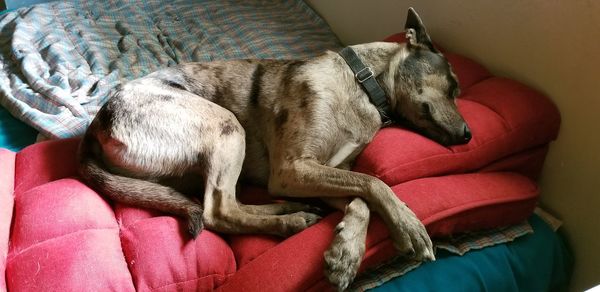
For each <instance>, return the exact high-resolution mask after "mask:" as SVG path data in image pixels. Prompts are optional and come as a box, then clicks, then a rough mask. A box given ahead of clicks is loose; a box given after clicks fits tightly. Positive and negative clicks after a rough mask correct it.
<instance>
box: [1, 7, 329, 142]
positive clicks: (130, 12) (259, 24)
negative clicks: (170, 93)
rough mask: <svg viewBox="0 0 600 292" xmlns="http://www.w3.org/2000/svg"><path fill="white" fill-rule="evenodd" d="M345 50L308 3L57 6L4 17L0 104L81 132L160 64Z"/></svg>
mask: <svg viewBox="0 0 600 292" xmlns="http://www.w3.org/2000/svg"><path fill="white" fill-rule="evenodd" d="M340 48H341V44H340V42H339V41H338V39H337V38H336V36H335V35H334V34H333V33H332V32H331V30H330V29H329V27H328V26H327V24H326V23H325V22H324V21H323V20H322V19H321V18H320V17H319V16H317V15H316V14H315V13H314V12H313V11H312V10H311V9H310V7H308V6H307V5H306V4H305V3H304V2H303V1H301V0H277V1H241V0H240V1H232V0H230V1H219V0H204V1H200V0H173V1H162V0H147V1H135V0H112V1H106V0H105V1H86V0H80V1H74V2H51V3H46V4H40V5H36V6H33V7H29V8H22V9H19V10H15V11H12V12H8V13H5V14H2V15H0V102H1V104H2V105H3V106H4V107H6V108H7V109H8V110H9V111H10V112H11V113H12V114H13V115H14V116H16V117H17V118H19V119H21V120H23V121H24V122H26V123H28V124H29V125H31V126H33V127H34V128H35V129H37V130H38V131H39V132H40V133H41V134H42V135H44V136H45V137H47V138H66V137H72V136H77V135H81V134H83V132H84V131H85V129H86V128H87V126H88V124H89V122H90V121H91V119H92V118H93V117H94V115H95V114H96V112H97V111H98V110H99V108H100V107H101V106H102V104H104V102H105V101H106V100H107V98H108V97H109V94H110V91H111V89H112V88H114V87H115V86H116V85H118V84H119V83H121V82H124V81H126V80H131V79H135V78H138V77H141V76H143V75H146V74H148V73H150V72H152V71H155V70H157V69H158V68H160V67H167V66H173V65H175V64H178V63H182V62H190V61H211V60H219V59H242V58H275V59H298V58H305V57H310V56H314V55H317V54H319V53H321V52H323V51H324V50H327V49H331V50H338V49H340Z"/></svg>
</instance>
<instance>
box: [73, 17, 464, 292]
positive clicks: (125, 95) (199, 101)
mask: <svg viewBox="0 0 600 292" xmlns="http://www.w3.org/2000/svg"><path fill="white" fill-rule="evenodd" d="M405 28H406V37H407V43H406V44H397V43H387V42H375V43H368V44H362V45H355V46H352V47H351V48H352V49H353V50H354V51H355V52H356V54H357V55H358V56H359V58H360V59H361V60H362V62H363V63H364V64H365V65H367V66H369V67H370V68H371V70H372V71H373V73H374V78H376V80H377V82H378V83H379V84H380V86H381V87H382V88H383V90H384V91H385V93H386V95H387V99H388V100H387V102H388V103H389V107H390V108H391V110H392V113H389V114H391V115H393V116H394V117H396V118H398V119H401V120H403V121H404V122H408V123H409V124H410V125H412V126H413V127H414V128H415V129H417V130H419V131H420V132H422V133H423V134H425V135H427V136H428V137H430V138H432V139H433V140H435V141H438V142H440V143H442V144H444V145H450V144H457V143H465V142H467V141H468V140H469V139H470V133H469V129H468V127H467V126H466V124H465V122H464V120H463V118H462V117H461V115H460V114H459V112H458V111H457V107H456V105H455V102H454V100H455V97H456V96H457V95H458V92H459V89H458V85H457V79H456V76H455V74H454V73H453V72H452V69H451V67H450V65H449V63H448V61H447V60H446V59H445V57H444V56H443V55H442V54H441V53H440V52H439V51H438V50H436V48H435V47H434V46H433V44H432V42H431V39H430V37H429V35H428V34H427V32H426V31H425V27H424V25H423V23H422V22H421V19H420V18H419V16H418V15H417V14H416V13H415V11H414V10H413V9H412V8H411V9H409V12H408V18H407V21H406V27H405ZM382 126H384V124H383V122H382V119H381V117H380V113H379V111H378V109H377V108H376V106H374V105H373V103H371V102H370V100H369V97H368V96H367V94H366V93H365V91H363V89H362V88H361V85H360V84H359V82H358V81H357V79H356V76H355V74H354V73H353V71H352V70H351V69H350V67H349V66H348V65H347V64H346V62H345V61H344V59H342V57H341V56H340V55H339V54H338V53H335V52H326V53H324V54H323V55H321V56H318V57H315V58H312V59H307V60H295V61H282V60H236V61H217V62H210V63H188V64H182V65H178V66H175V67H171V68H166V69H162V70H160V71H157V72H155V73H152V74H150V75H148V76H146V77H143V78H140V79H137V80H134V81H131V82H129V83H127V84H125V85H124V86H122V87H121V88H119V89H118V90H117V91H116V92H115V93H114V95H113V96H112V98H111V99H110V100H109V101H108V102H107V103H106V104H105V105H104V106H103V107H102V108H101V110H100V111H99V112H98V114H97V116H96V118H95V119H94V121H93V122H92V123H91V125H90V127H89V129H88V131H87V133H86V134H85V137H84V138H83V140H82V143H81V145H80V154H79V171H80V174H81V176H82V177H83V179H85V181H86V182H87V183H89V185H91V186H92V187H94V188H95V189H97V190H98V191H100V192H101V193H102V194H104V195H105V196H107V197H108V198H110V199H112V200H114V201H117V202H121V203H125V204H130V205H134V206H139V207H143V208H152V209H157V210H160V211H164V212H167V213H170V214H175V215H179V216H182V217H184V218H186V219H187V221H188V230H189V233H190V234H191V235H192V236H193V237H194V238H195V237H196V236H197V234H198V232H199V231H200V230H201V229H202V227H203V224H204V225H205V226H206V227H207V228H209V229H211V230H214V231H217V232H223V233H266V234H274V235H279V236H289V235H291V234H294V233H296V232H300V231H302V230H303V229H305V228H307V227H308V226H310V225H312V224H314V223H315V222H317V220H318V219H319V218H320V217H319V216H318V215H316V214H315V212H314V211H315V208H313V207H311V206H308V205H305V204H301V203H296V202H285V203H279V204H269V205H244V204H241V203H239V202H238V201H237V200H236V184H237V183H238V179H240V178H242V179H244V180H248V181H251V182H253V183H255V184H262V185H265V186H268V189H269V192H270V193H271V194H277V195H283V196H289V197H321V198H323V199H325V200H326V201H327V202H328V203H330V204H332V205H333V206H336V207H337V208H339V209H341V210H344V211H345V216H344V218H343V220H342V221H341V222H340V223H339V224H338V225H337V228H336V234H335V238H334V240H333V242H332V244H331V246H330V248H329V249H328V250H327V252H325V262H326V267H325V273H326V275H327V277H328V278H329V280H330V281H331V282H332V283H333V284H334V285H336V286H337V287H338V288H339V289H340V290H343V289H345V288H346V287H347V286H348V285H349V284H350V283H351V282H352V279H353V278H354V276H355V275H356V272H357V270H358V267H359V264H360V262H361V259H362V256H363V255H364V252H365V237H366V231H367V225H368V223H369V216H370V214H369V213H370V209H371V210H374V211H375V212H377V213H379V215H380V216H381V218H383V220H384V221H385V223H386V224H387V226H388V228H389V230H390V236H391V238H392V239H393V242H394V244H395V247H396V248H397V249H398V250H399V251H400V252H401V253H404V254H407V255H409V256H412V257H413V258H416V259H419V260H433V259H434V253H433V250H432V244H431V240H430V238H429V236H428V234H427V232H426V230H425V228H424V227H423V224H421V222H420V221H419V220H418V219H417V218H416V216H415V215H414V213H413V212H412V211H411V210H410V209H409V208H407V206H406V205H405V204H404V203H403V202H402V201H400V200H399V199H398V197H396V195H395V194H394V193H393V192H392V190H391V189H390V188H389V187H388V186H387V185H386V184H385V183H383V182H382V181H381V180H379V179H377V178H375V177H372V176H369V175H365V174H361V173H356V172H352V171H350V170H349V169H350V166H351V164H352V162H353V160H354V159H355V157H356V156H357V154H358V153H359V152H360V151H361V150H362V149H363V148H364V147H365V146H366V145H367V144H368V143H369V142H370V141H371V139H373V136H374V135H375V133H376V132H377V131H378V130H379V129H380V128H381V127H382ZM198 190H200V191H199V192H202V191H203V194H204V196H203V199H204V202H203V205H204V210H203V209H202V207H201V205H200V204H199V203H197V202H196V201H195V200H194V199H193V196H190V195H189V194H190V193H194V192H195V191H196V194H198V193H197V192H198ZM185 194H188V195H185Z"/></svg>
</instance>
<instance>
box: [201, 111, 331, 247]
mask: <svg viewBox="0 0 600 292" xmlns="http://www.w3.org/2000/svg"><path fill="white" fill-rule="evenodd" d="M228 123H231V127H232V129H235V130H230V131H227V133H226V134H223V135H221V134H217V135H212V136H211V138H212V139H210V145H209V143H207V147H211V149H210V150H209V151H208V152H209V153H210V156H208V157H207V158H208V159H210V161H208V162H207V163H206V165H207V166H208V169H206V170H205V177H206V182H205V192H204V213H203V222H204V225H205V226H206V227H207V228H208V229H211V230H214V231H217V232H222V233H230V234H232V233H233V234H240V233H263V234H272V235H279V236H289V235H292V234H294V233H297V232H299V231H302V230H304V229H305V228H306V227H308V226H310V225H312V224H314V223H316V222H317V221H318V219H320V217H319V216H318V215H315V214H312V213H309V212H303V211H300V212H295V213H293V214H286V215H268V214H264V213H261V215H259V214H252V213H250V212H247V211H248V210H249V209H251V208H252V209H253V210H252V211H255V212H256V213H260V212H259V211H266V210H264V209H270V212H272V213H277V212H283V211H285V210H281V209H280V210H277V208H272V207H273V206H272V205H271V206H268V207H265V208H263V210H260V209H261V208H260V207H258V208H257V207H252V206H248V205H247V206H244V207H242V206H241V205H240V204H239V202H238V201H237V200H236V195H235V193H236V183H237V181H238V178H239V176H240V173H241V170H242V164H243V162H244V152H245V134H244V131H243V128H242V127H241V125H239V123H238V121H237V120H236V119H235V117H234V116H233V115H231V119H230V122H228ZM205 134H206V133H205ZM290 206H292V205H287V206H285V207H284V208H283V209H285V208H289V207H290ZM298 206H299V205H298ZM298 206H296V207H298ZM303 208H304V206H302V207H301V208H300V209H303ZM265 213H268V212H265Z"/></svg>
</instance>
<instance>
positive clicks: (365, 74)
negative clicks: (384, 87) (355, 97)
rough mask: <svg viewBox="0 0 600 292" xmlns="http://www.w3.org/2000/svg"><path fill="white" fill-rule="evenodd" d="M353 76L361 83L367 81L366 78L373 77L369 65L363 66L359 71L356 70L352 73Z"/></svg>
mask: <svg viewBox="0 0 600 292" xmlns="http://www.w3.org/2000/svg"><path fill="white" fill-rule="evenodd" d="M365 71H366V72H365ZM354 77H355V78H356V81H358V83H361V84H362V83H363V82H365V81H367V79H369V78H372V77H373V70H372V69H371V67H364V68H362V69H361V70H360V71H358V72H356V74H354Z"/></svg>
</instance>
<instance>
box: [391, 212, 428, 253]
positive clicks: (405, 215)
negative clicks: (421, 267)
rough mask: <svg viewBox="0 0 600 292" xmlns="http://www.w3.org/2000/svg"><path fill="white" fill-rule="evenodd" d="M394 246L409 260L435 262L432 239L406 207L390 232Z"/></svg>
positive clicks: (399, 214)
mask: <svg viewBox="0 0 600 292" xmlns="http://www.w3.org/2000/svg"><path fill="white" fill-rule="evenodd" d="M390 236H391V237H392V240H393V241H394V246H395V247H396V249H398V250H399V251H400V252H401V253H403V254H404V255H406V256H407V257H409V258H412V259H415V260H419V261H433V260H435V255H434V252H433V244H432V243H431V238H429V234H427V230H426V229H425V226H423V223H421V221H420V220H419V219H418V218H417V216H416V215H415V214H414V213H413V212H412V211H411V210H410V209H409V208H408V207H407V206H406V205H404V206H403V208H402V209H400V212H399V213H398V217H397V220H396V223H395V224H393V226H392V228H391V230H390Z"/></svg>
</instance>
